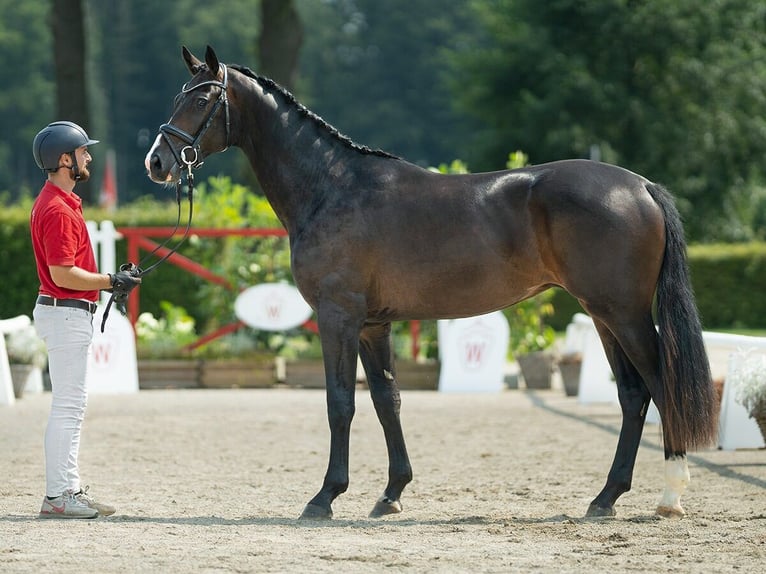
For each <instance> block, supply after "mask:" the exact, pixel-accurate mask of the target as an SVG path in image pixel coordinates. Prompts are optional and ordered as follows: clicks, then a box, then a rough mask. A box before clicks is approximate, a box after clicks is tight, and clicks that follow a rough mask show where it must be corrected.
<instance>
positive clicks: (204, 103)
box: [144, 46, 230, 183]
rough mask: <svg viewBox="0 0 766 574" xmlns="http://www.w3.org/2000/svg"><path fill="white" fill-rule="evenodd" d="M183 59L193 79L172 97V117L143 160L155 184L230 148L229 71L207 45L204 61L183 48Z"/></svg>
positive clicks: (176, 176) (172, 178) (161, 127)
mask: <svg viewBox="0 0 766 574" xmlns="http://www.w3.org/2000/svg"><path fill="white" fill-rule="evenodd" d="M183 58H184V61H185V62H186V66H187V68H189V71H190V72H191V74H192V79H191V80H189V82H187V83H186V84H184V86H183V87H182V88H181V92H180V93H179V94H178V95H177V96H176V97H175V101H174V103H173V114H172V115H171V116H170V119H169V120H168V122H167V123H166V124H162V126H160V133H159V135H158V136H157V139H156V140H155V142H154V145H153V146H152V148H151V149H150V150H149V153H147V154H146V159H145V160H144V165H145V166H146V170H147V172H148V174H149V177H150V178H151V179H152V180H153V181H155V182H158V183H165V182H169V181H173V180H174V179H177V178H178V177H179V175H180V173H181V170H182V169H189V168H194V167H197V166H199V165H201V164H202V161H203V159H204V158H205V157H207V156H209V155H211V154H214V153H217V152H220V151H224V150H225V149H226V148H227V147H228V146H229V131H230V118H229V100H228V95H227V92H226V89H227V85H228V69H227V68H226V66H225V65H223V64H221V63H219V62H218V57H217V56H216V55H215V52H214V51H213V49H212V48H211V47H210V46H208V47H207V51H206V52H205V61H204V62H202V61H200V60H198V59H197V58H196V57H195V56H194V55H192V53H191V52H189V50H188V49H187V48H186V47H185V46H184V48H183Z"/></svg>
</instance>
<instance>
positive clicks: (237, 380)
mask: <svg viewBox="0 0 766 574" xmlns="http://www.w3.org/2000/svg"><path fill="white" fill-rule="evenodd" d="M276 382H277V375H276V369H275V366H274V357H273V356H271V355H268V356H264V357H258V358H253V359H217V360H205V361H202V363H201V366H200V386H201V387H204V388H207V389H230V388H242V389H252V388H268V387H273V386H274V384H275V383H276Z"/></svg>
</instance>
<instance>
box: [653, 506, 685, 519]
mask: <svg viewBox="0 0 766 574" xmlns="http://www.w3.org/2000/svg"><path fill="white" fill-rule="evenodd" d="M656 514H657V516H662V517H663V518H683V517H684V516H686V512H685V511H684V509H683V508H681V507H680V506H658V507H657V510H656Z"/></svg>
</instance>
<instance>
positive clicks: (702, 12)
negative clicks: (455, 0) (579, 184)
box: [452, 0, 766, 240]
mask: <svg viewBox="0 0 766 574" xmlns="http://www.w3.org/2000/svg"><path fill="white" fill-rule="evenodd" d="M472 6H473V8H474V10H475V15H476V16H477V17H478V18H480V20H481V21H482V22H483V25H484V30H485V32H486V33H485V34H484V35H483V36H475V37H474V38H473V42H474V43H473V45H472V46H471V48H470V49H469V50H465V49H462V50H460V51H456V52H455V53H454V54H453V57H452V61H453V64H454V68H453V69H454V70H455V74H454V75H453V77H454V78H456V79H457V78H460V81H459V82H457V81H456V82H455V83H453V93H454V94H455V97H456V99H457V100H458V105H459V107H460V109H462V110H463V111H464V112H465V113H470V114H472V115H475V116H476V117H478V118H480V119H481V120H482V121H483V123H484V129H482V130H480V131H479V132H478V133H477V135H478V136H479V137H477V138H475V139H474V141H473V143H474V144H475V146H474V149H475V150H476V152H475V153H474V154H468V155H465V156H463V157H465V158H466V159H468V160H469V162H471V164H472V166H473V167H475V168H481V169H493V168H495V167H497V166H498V165H501V162H502V159H503V156H504V154H505V153H506V150H507V149H508V148H509V147H519V148H522V149H524V150H525V151H527V152H529V154H530V157H531V159H532V161H533V162H534V163H540V162H543V161H549V160H555V159H562V158H567V157H588V156H589V155H590V153H591V150H592V149H593V146H596V149H598V150H599V151H600V155H601V159H603V160H605V161H609V162H612V163H619V164H621V165H623V166H625V167H627V168H629V169H632V170H634V171H637V172H639V173H642V174H643V175H646V176H647V177H649V178H650V179H653V180H655V181H659V182H662V183H664V184H666V185H668V186H669V187H670V189H671V190H672V191H673V192H674V194H675V195H676V196H677V197H679V198H680V205H679V207H680V208H681V211H682V212H683V213H684V215H685V219H686V225H687V232H688V233H689V235H690V237H691V238H693V239H697V240H710V239H714V238H726V237H727V236H730V235H731V234H732V230H733V229H734V227H733V226H732V221H731V220H732V217H734V218H736V217H738V215H737V213H738V211H737V209H735V208H734V206H732V205H731V201H732V200H731V198H732V197H733V196H734V195H736V193H737V190H741V189H742V188H743V187H753V186H755V187H762V182H763V176H764V173H763V168H762V167H761V164H762V158H763V156H764V153H765V152H766V118H765V117H764V114H763V110H764V104H766V58H764V56H766V44H765V43H764V38H766V19H764V11H763V4H762V2H758V1H755V0H719V1H716V2H697V1H694V0H676V1H675V2H666V1H665V0H589V1H588V2H582V1H581V0H556V1H551V2H537V1H536V0H476V1H475V2H473V3H472ZM755 209H756V211H757V210H758V207H757V206H756V208H755ZM751 211H752V210H751ZM751 215H752V213H751ZM751 219H752V218H751Z"/></svg>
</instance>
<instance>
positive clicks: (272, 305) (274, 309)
mask: <svg viewBox="0 0 766 574" xmlns="http://www.w3.org/2000/svg"><path fill="white" fill-rule="evenodd" d="M265 311H266V317H267V318H268V319H269V320H270V321H278V320H279V318H280V317H281V316H282V301H281V300H279V299H272V300H271V301H267V302H266V309H265Z"/></svg>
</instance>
